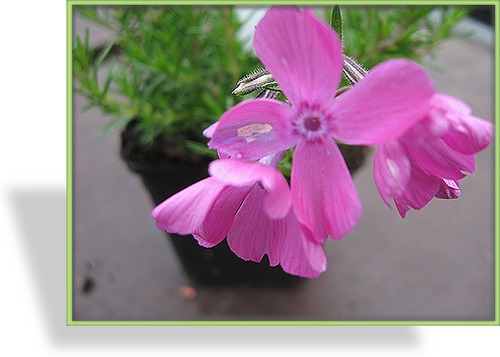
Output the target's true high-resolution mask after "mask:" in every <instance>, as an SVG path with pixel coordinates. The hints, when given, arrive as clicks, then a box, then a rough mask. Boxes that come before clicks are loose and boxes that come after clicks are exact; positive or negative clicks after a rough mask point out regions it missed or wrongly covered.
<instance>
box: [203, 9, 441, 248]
mask: <svg viewBox="0 0 500 357" xmlns="http://www.w3.org/2000/svg"><path fill="white" fill-rule="evenodd" d="M254 47H255V51H256V53H257V55H258V57H259V58H260V60H261V61H262V63H263V64H264V65H265V67H266V68H267V69H268V70H269V71H270V73H271V74H272V75H273V77H274V78H275V79H276V81H277V82H278V84H279V86H280V88H281V89H282V90H283V92H284V94H285V95H286V97H287V98H288V99H289V101H290V104H291V105H287V104H285V103H283V102H279V101H276V100H271V99H254V100H249V101H245V102H242V103H240V104H239V105H237V106H235V107H233V108H231V109H230V110H228V111H227V112H226V113H225V114H224V115H223V116H222V117H221V119H220V121H219V122H218V123H217V124H216V125H215V126H213V127H212V128H211V129H210V131H209V134H210V136H212V140H211V141H210V142H209V146H210V147H211V148H215V149H218V150H220V151H222V152H224V153H226V154H228V155H230V156H232V157H235V158H241V159H244V160H257V159H259V158H261V157H264V156H266V155H268V154H271V153H275V152H279V151H283V150H287V149H289V148H291V147H294V146H295V152H294V157H293V167H292V173H291V192H292V200H293V211H294V214H295V216H296V218H297V220H298V221H299V222H300V226H301V227H302V229H303V231H304V233H305V234H306V236H307V237H308V238H309V239H310V240H312V241H313V242H318V243H322V242H324V240H325V239H326V238H327V236H328V235H330V236H331V237H332V238H333V239H340V238H341V237H342V236H343V235H345V234H346V233H348V232H349V231H350V230H351V229H352V228H353V227H354V225H355V224H356V223H357V222H358V220H359V218H360V216H361V203H360V200H359V197H358V194H357V192H356V189H355V187H354V184H353V181H352V178H351V175H350V174H349V171H348V169H347V166H346V164H345V162H344V159H343V157H342V155H341V153H340V150H339V148H338V147H337V145H336V144H335V142H334V140H338V141H341V142H344V143H348V144H359V145H374V144H380V143H383V142H386V141H388V140H390V139H392V138H394V137H397V136H399V135H401V134H402V133H403V132H405V131H406V130H407V129H408V128H410V127H412V126H413V125H414V124H415V123H416V122H417V121H418V120H420V119H421V118H422V117H423V116H424V115H425V113H427V112H428V110H429V100H430V98H431V96H432V95H433V93H434V85H433V83H432V82H431V81H430V80H429V79H428V77H427V75H426V74H425V72H424V71H423V70H422V69H421V68H420V67H419V66H418V65H416V64H414V63H412V62H410V61H406V60H394V61H388V62H385V63H383V64H381V65H379V66H377V67H375V68H374V69H373V70H371V71H370V72H369V73H368V75H367V76H366V77H365V78H364V79H363V80H362V81H361V82H360V83H358V84H357V85H356V86H354V87H353V88H352V89H350V90H349V91H347V92H346V93H344V94H342V95H340V96H339V97H337V98H335V99H334V97H335V92H336V90H337V87H338V85H339V83H340V78H341V72H342V62H343V57H342V47H341V44H340V40H339V38H338V36H337V34H335V32H333V31H332V30H331V29H330V27H328V26H327V25H326V24H324V23H323V22H321V21H319V20H318V19H317V18H315V16H314V14H313V12H312V11H311V10H299V9H296V8H272V9H270V10H269V11H268V12H267V13H266V15H265V16H264V18H263V19H262V20H261V22H260V23H259V24H258V25H257V28H256V32H255V37H254Z"/></svg>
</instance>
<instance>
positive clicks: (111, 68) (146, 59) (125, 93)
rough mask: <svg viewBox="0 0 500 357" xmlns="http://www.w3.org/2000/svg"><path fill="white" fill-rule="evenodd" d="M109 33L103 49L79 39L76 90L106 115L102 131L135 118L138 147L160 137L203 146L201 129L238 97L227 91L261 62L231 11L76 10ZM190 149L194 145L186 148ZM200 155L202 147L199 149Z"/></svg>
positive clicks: (167, 8)
mask: <svg viewBox="0 0 500 357" xmlns="http://www.w3.org/2000/svg"><path fill="white" fill-rule="evenodd" d="M77 11H78V13H79V14H81V15H83V16H85V17H86V18H87V19H89V20H91V21H92V22H94V23H95V24H98V25H100V26H103V27H105V28H106V29H108V30H110V31H112V33H113V34H114V37H115V41H114V42H113V43H111V44H109V45H108V46H106V47H105V48H96V47H91V46H90V45H89V35H88V32H87V33H86V35H85V38H83V39H82V38H80V37H79V36H76V38H75V42H74V52H73V73H74V77H75V79H76V82H75V91H76V92H77V93H81V94H82V95H84V96H85V97H86V98H87V99H88V100H89V105H88V107H99V108H100V109H101V110H102V111H103V112H104V113H106V114H109V115H111V117H112V119H111V121H110V122H109V123H108V124H107V125H106V127H105V128H104V130H103V134H104V135H107V134H109V133H111V132H114V131H117V130H120V129H122V128H123V127H124V126H125V125H126V124H127V123H128V122H130V121H131V120H132V119H137V120H138V126H137V129H138V130H139V133H140V139H141V141H142V143H143V144H149V143H151V142H152V141H153V140H155V139H156V138H158V137H159V136H162V135H181V136H182V137H186V138H189V139H190V140H193V141H194V142H206V140H205V138H204V137H203V136H202V130H203V129H204V128H206V127H208V126H209V125H210V124H211V123H213V122H215V121H216V120H218V119H219V117H220V115H222V113H223V112H224V111H225V110H227V109H228V108H229V107H231V106H233V105H234V104H236V102H237V101H239V100H241V99H239V98H236V97H234V96H231V94H230V88H232V87H233V86H234V84H235V83H236V82H237V81H238V79H239V78H241V77H242V76H243V75H244V74H245V73H246V72H247V71H248V70H249V69H251V68H255V67H257V65H258V61H257V60H256V58H255V57H254V56H253V54H252V52H251V50H245V49H244V47H243V45H242V43H241V42H240V41H239V40H238V39H237V36H236V34H237V31H238V30H239V29H240V27H241V25H242V24H241V23H240V22H239V19H238V18H237V16H236V13H235V11H234V9H233V8H232V7H222V6H218V7H204V6H198V7H195V6H163V7H153V6H110V7H90V6H81V7H77ZM186 147H188V148H190V149H191V150H196V149H195V148H199V146H196V145H194V144H193V143H191V144H188V145H186ZM198 151H199V150H198Z"/></svg>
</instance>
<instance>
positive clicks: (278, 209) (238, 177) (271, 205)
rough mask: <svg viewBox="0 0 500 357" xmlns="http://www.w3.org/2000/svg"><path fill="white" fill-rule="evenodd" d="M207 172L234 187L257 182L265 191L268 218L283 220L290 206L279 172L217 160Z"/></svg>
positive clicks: (284, 182) (287, 188)
mask: <svg viewBox="0 0 500 357" xmlns="http://www.w3.org/2000/svg"><path fill="white" fill-rule="evenodd" d="M208 171H209V172H210V175H212V176H213V177H215V178H217V179H218V180H220V181H222V182H224V183H226V184H230V185H236V186H249V185H253V184H255V183H257V182H260V184H262V187H263V188H264V189H265V190H266V197H265V199H264V210H265V212H266V214H267V215H268V216H269V217H270V218H274V219H278V218H284V217H285V216H286V215H287V214H288V211H289V210H290V207H291V205H292V198H291V193H290V189H289V187H288V183H287V182H286V180H285V178H284V177H283V175H282V174H281V172H280V171H278V170H277V169H275V168H274V167H271V166H267V165H264V164H260V163H249V162H244V161H240V160H217V161H213V162H211V163H210V166H209V169H208Z"/></svg>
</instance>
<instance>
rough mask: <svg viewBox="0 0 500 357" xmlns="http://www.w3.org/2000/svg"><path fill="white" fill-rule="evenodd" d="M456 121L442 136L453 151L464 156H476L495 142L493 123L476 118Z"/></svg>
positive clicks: (470, 117) (471, 117)
mask: <svg viewBox="0 0 500 357" xmlns="http://www.w3.org/2000/svg"><path fill="white" fill-rule="evenodd" d="M455 119H456V120H454V121H453V122H452V123H451V126H450V129H449V130H448V132H447V133H446V134H444V135H443V136H442V138H443V140H444V141H445V142H446V144H448V146H449V147H451V148H452V149H455V150H456V151H458V152H461V153H463V154H475V153H477V152H479V151H481V150H483V149H484V148H486V147H487V146H488V145H489V144H490V143H491V141H492V140H493V124H492V123H490V122H488V121H486V120H483V119H481V118H477V117H474V116H468V117H466V118H455Z"/></svg>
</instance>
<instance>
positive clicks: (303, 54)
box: [254, 7, 343, 106]
mask: <svg viewBox="0 0 500 357" xmlns="http://www.w3.org/2000/svg"><path fill="white" fill-rule="evenodd" d="M254 48H255V52H256V53H257V56H258V57H259V59H260V60H261V61H262V63H263V64H264V66H265V67H266V68H267V69H268V70H269V71H270V72H271V73H272V75H273V76H274V78H275V79H276V81H277V82H278V84H279V86H280V88H281V89H282V90H283V92H284V93H285V95H286V96H287V98H288V99H289V100H290V101H291V102H292V104H294V105H295V106H298V105H300V104H301V102H302V101H304V100H307V101H308V102H310V103H315V104H322V103H325V102H329V101H330V100H332V99H333V97H334V95H335V91H336V90H337V87H338V84H339V83H340V77H341V73H342V64H343V58H342V46H341V44H340V40H339V38H338V36H337V34H335V32H334V31H333V30H332V29H331V28H330V27H329V26H327V25H326V24H324V23H323V22H321V21H320V20H318V19H317V18H316V17H315V16H314V14H313V12H312V11H311V10H299V9H298V8H295V7H275V8H271V9H270V10H269V11H267V13H266V15H265V16H264V18H263V19H262V20H261V21H260V22H259V24H258V25H257V29H256V30H255V37H254Z"/></svg>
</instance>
